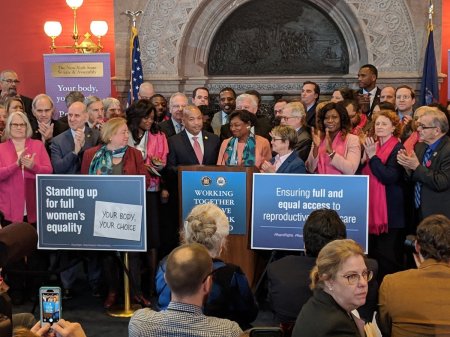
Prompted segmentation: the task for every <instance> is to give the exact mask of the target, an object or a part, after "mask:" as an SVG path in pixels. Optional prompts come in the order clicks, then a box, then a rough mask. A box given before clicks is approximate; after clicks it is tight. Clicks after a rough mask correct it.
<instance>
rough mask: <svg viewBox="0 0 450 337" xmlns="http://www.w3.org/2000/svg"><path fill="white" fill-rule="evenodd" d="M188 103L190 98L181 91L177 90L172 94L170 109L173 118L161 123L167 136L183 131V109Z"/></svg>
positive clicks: (162, 129)
mask: <svg viewBox="0 0 450 337" xmlns="http://www.w3.org/2000/svg"><path fill="white" fill-rule="evenodd" d="M187 105H188V98H187V97H186V95H185V94H183V93H181V92H176V93H174V94H173V95H172V96H170V100H169V110H170V113H171V115H172V116H171V118H170V119H168V120H166V121H164V122H161V123H159V127H160V128H161V131H162V132H164V134H165V135H166V136H167V138H169V137H172V136H173V135H176V134H178V133H180V132H181V131H183V129H184V126H183V110H184V108H185V107H186V106H187Z"/></svg>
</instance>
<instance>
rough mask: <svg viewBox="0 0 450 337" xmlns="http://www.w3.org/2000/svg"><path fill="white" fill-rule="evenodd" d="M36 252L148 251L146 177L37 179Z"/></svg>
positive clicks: (41, 175) (66, 176) (90, 176)
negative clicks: (40, 250)
mask: <svg viewBox="0 0 450 337" xmlns="http://www.w3.org/2000/svg"><path fill="white" fill-rule="evenodd" d="M36 184H37V211H38V220H37V230H38V236H39V241H38V248H41V249H72V250H73V249H88V250H118V251H146V250H147V239H146V238H147V236H146V227H147V226H146V208H145V177H144V176H131V175H126V176H122V175H120V176H119V175H117V176H97V175H65V174H64V175H58V174H50V175H43V174H40V175H37V182H36Z"/></svg>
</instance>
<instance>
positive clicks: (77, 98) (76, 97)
mask: <svg viewBox="0 0 450 337" xmlns="http://www.w3.org/2000/svg"><path fill="white" fill-rule="evenodd" d="M65 102H66V107H67V108H68V107H70V106H71V105H72V103H74V102H82V103H84V95H83V93H82V92H80V91H71V92H69V93H68V94H67V95H66V98H65Z"/></svg>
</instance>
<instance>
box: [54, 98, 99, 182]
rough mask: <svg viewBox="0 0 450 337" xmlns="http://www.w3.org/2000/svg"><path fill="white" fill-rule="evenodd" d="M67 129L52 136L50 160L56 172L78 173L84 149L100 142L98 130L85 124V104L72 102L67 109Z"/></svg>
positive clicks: (86, 117) (86, 114) (86, 116)
mask: <svg viewBox="0 0 450 337" xmlns="http://www.w3.org/2000/svg"><path fill="white" fill-rule="evenodd" d="M67 116H68V122H69V129H68V130H66V131H64V132H63V133H61V134H60V135H58V136H56V137H55V138H53V141H52V144H51V145H50V149H51V160H52V165H53V170H54V171H55V173H56V174H76V173H80V168H81V160H82V159H83V153H84V151H85V150H86V149H88V148H90V147H93V146H95V145H97V144H98V143H99V142H100V134H99V132H98V130H95V129H91V128H89V127H88V126H87V124H86V123H87V120H88V113H87V111H86V105H84V103H81V102H75V103H73V104H72V105H71V106H70V107H69V109H68V113H67Z"/></svg>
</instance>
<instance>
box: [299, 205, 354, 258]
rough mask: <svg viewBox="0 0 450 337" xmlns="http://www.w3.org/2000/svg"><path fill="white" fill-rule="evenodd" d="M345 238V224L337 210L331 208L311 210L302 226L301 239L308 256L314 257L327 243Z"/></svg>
mask: <svg viewBox="0 0 450 337" xmlns="http://www.w3.org/2000/svg"><path fill="white" fill-rule="evenodd" d="M345 238H347V230H346V228H345V224H344V223H343V222H342V220H341V218H340V217H339V215H338V214H337V212H336V211H334V210H331V209H318V210H316V211H313V212H312V213H311V214H310V215H309V216H308V219H307V220H306V222H305V225H304V226H303V241H304V243H305V250H306V254H307V255H308V256H313V257H316V256H317V255H318V254H319V252H320V250H321V249H322V248H323V247H324V246H325V245H326V244H327V243H329V242H331V241H333V240H339V239H345Z"/></svg>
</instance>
